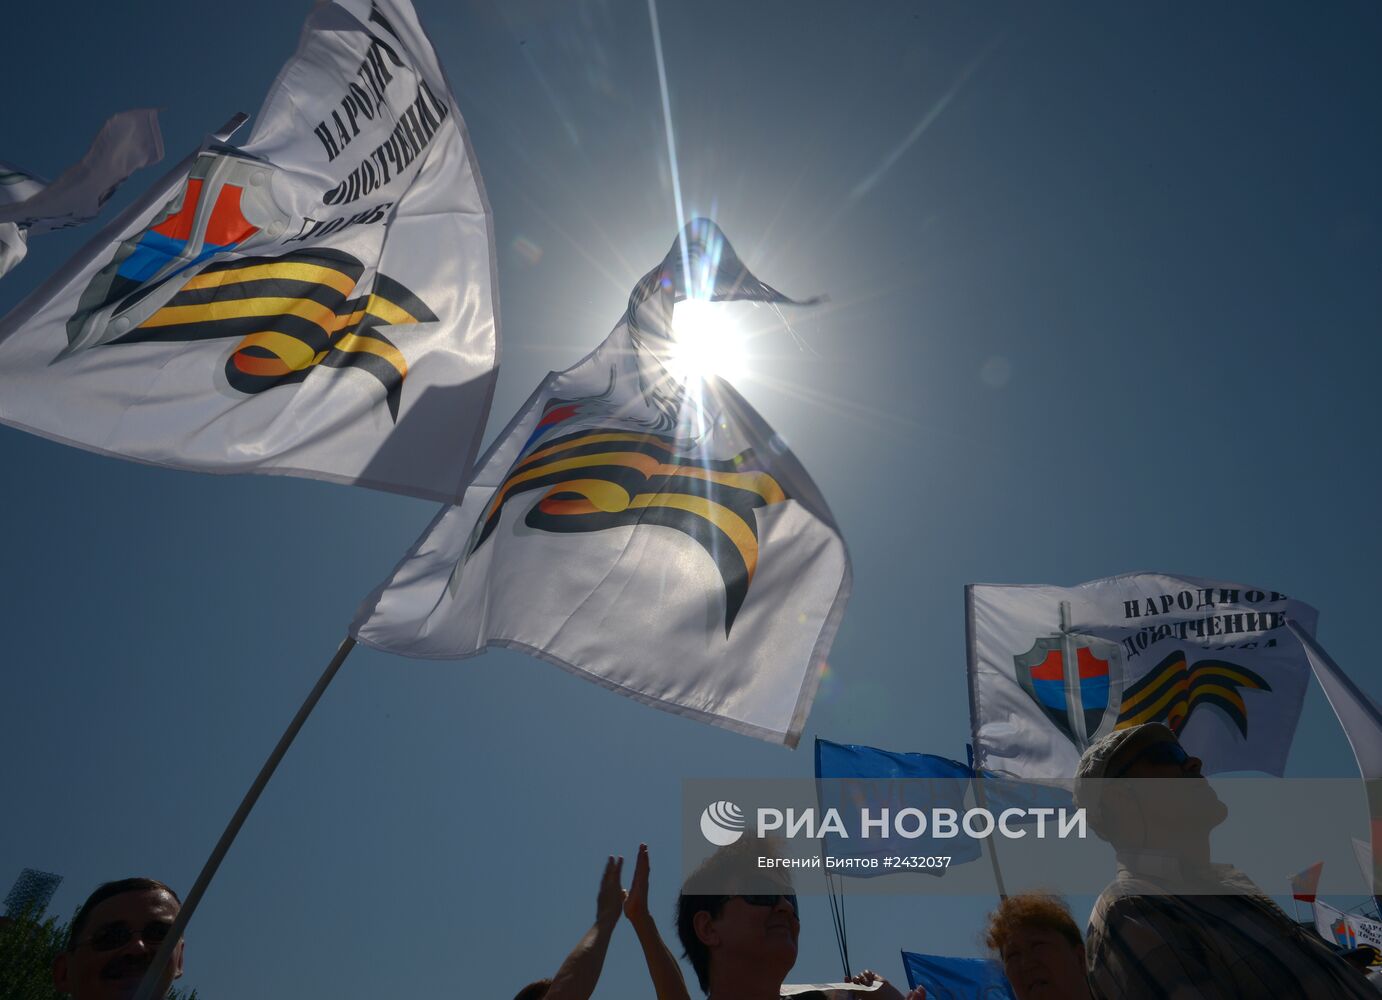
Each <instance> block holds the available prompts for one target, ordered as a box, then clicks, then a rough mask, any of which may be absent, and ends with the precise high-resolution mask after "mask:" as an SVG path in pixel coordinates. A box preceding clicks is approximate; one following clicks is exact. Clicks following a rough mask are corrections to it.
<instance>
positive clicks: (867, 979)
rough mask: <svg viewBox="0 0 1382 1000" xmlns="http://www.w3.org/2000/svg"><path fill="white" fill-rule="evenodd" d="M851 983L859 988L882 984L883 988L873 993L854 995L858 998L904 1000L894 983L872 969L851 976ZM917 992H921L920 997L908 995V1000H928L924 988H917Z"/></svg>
mask: <svg viewBox="0 0 1382 1000" xmlns="http://www.w3.org/2000/svg"><path fill="white" fill-rule="evenodd" d="M849 981H850V982H851V983H856V984H857V985H859V986H872V985H873V984H874V983H881V984H882V986H881V987H880V988H879V989H877V990H874V991H873V992H872V993H856V994H854V995H855V996H856V997H860V998H862V997H869V998H871V1000H903V996H902V994H901V993H900V992H899V991H898V989H897V987H896V986H894V985H893V984H892V983H890V982H888V981H887V980H886V979H884V978H883V977H882V976H880V975H879V974H878V973H876V972H874V971H873V970H872V969H865V970H864V971H863V972H861V973H859V974H858V975H857V976H851V977H850V979H849ZM917 990H920V991H921V992H920V996H913V995H912V994H908V996H907V997H906V1000H926V990H924V989H922V987H920V986H918V987H917ZM915 992H916V991H915V990H914V991H913V993H915Z"/></svg>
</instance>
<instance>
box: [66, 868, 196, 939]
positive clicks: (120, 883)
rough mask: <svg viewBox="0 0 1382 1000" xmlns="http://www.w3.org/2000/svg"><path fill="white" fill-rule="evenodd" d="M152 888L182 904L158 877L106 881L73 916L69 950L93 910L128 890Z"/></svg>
mask: <svg viewBox="0 0 1382 1000" xmlns="http://www.w3.org/2000/svg"><path fill="white" fill-rule="evenodd" d="M150 890H155V891H161V892H166V893H167V894H168V895H170V896H172V897H173V900H174V901H175V902H176V903H177V904H178V905H179V906H181V905H182V900H181V899H180V898H179V897H178V894H177V893H176V892H174V891H173V890H172V889H170V888H169V887H168V886H167V885H165V884H164V883H162V882H160V881H159V880H158V879H156V878H122V879H119V880H117V881H115V882H104V883H102V884H101V885H98V886H97V887H96V891H95V892H93V893H92V894H91V895H90V896H87V897H86V902H85V903H83V904H82V908H81V909H80V910H78V911H77V915H76V916H75V917H73V918H72V926H71V927H70V928H68V931H67V950H68V951H72V950H73V949H74V948H76V947H77V938H79V937H80V936H81V933H82V930H83V928H85V927H86V920H87V918H88V917H90V916H91V911H92V910H94V909H95V908H96V907H98V906H100V905H101V904H102V903H104V902H105V901H106V900H107V899H110V898H111V897H112V896H121V895H124V894H125V893H127V892H149V891H150Z"/></svg>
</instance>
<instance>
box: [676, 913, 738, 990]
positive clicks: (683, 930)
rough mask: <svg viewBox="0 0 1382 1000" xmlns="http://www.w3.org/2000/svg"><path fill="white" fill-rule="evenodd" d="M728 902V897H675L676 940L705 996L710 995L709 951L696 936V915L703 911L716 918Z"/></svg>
mask: <svg viewBox="0 0 1382 1000" xmlns="http://www.w3.org/2000/svg"><path fill="white" fill-rule="evenodd" d="M728 900H729V897H728V896H691V895H688V894H687V893H682V894H681V895H680V896H678V897H677V939H678V940H679V941H681V952H682V954H683V955H685V956H686V960H687V961H688V962H690V963H691V968H692V969H694V970H695V971H696V982H698V983H700V984H701V992H702V993H705V994H709V993H710V949H709V948H707V947H706V946H705V942H704V941H702V940H701V939H700V938H699V937H697V935H696V914H697V913H700V912H701V911H702V910H704V911H705V912H706V913H709V914H710V916H711V917H718V916H719V915H720V911H721V910H723V909H724V907H725V903H726V901H728Z"/></svg>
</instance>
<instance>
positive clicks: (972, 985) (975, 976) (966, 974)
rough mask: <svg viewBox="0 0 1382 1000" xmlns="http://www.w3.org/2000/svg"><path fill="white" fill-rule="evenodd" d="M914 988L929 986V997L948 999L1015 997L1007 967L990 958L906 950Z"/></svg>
mask: <svg viewBox="0 0 1382 1000" xmlns="http://www.w3.org/2000/svg"><path fill="white" fill-rule="evenodd" d="M902 965H903V966H904V967H905V968H906V970H907V985H908V987H910V988H911V989H916V988H917V987H918V986H925V987H926V995H927V996H928V997H943V998H945V1000H1015V998H1014V997H1013V990H1012V987H1011V986H1009V985H1008V977H1007V976H1005V975H1003V967H1002V966H1001V965H999V964H998V963H997V962H995V961H993V960H992V959H988V958H949V957H947V956H945V955H919V954H917V953H916V952H913V951H904V952H903V953H902Z"/></svg>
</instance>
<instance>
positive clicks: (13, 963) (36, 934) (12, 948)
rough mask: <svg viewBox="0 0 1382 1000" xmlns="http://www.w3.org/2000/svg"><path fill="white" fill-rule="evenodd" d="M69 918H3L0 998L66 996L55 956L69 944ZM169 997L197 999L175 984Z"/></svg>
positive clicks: (28, 999)
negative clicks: (57, 977)
mask: <svg viewBox="0 0 1382 1000" xmlns="http://www.w3.org/2000/svg"><path fill="white" fill-rule="evenodd" d="M67 927H68V924H67V923H66V922H61V923H60V922H59V921H58V918H57V917H49V918H48V919H46V920H44V919H42V914H39V915H38V916H37V917H28V916H21V917H18V918H16V919H13V920H5V919H3V918H0V1000H63V998H64V997H65V996H66V994H64V993H59V992H58V991H57V989H56V988H55V987H54V986H53V960H54V959H55V958H57V957H58V954H59V953H60V952H61V951H62V950H63V948H65V947H66V946H67ZM168 1000H197V991H196V990H192V991H191V992H187V991H184V990H180V989H178V988H176V987H174V988H173V989H171V990H169V991H168Z"/></svg>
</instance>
